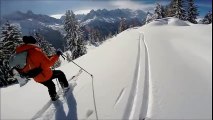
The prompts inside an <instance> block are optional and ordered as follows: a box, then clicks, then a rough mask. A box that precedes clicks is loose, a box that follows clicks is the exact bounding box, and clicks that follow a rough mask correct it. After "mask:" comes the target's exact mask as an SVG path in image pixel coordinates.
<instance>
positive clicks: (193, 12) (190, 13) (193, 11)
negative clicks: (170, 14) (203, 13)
mask: <svg viewBox="0 0 213 120" xmlns="http://www.w3.org/2000/svg"><path fill="white" fill-rule="evenodd" d="M187 1H188V6H187V20H188V21H189V22H191V23H194V24H197V21H196V19H197V16H198V15H199V13H198V8H197V6H196V5H195V0H187Z"/></svg>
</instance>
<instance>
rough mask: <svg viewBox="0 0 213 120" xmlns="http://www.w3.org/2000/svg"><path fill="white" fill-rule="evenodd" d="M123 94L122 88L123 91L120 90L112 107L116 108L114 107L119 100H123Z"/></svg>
mask: <svg viewBox="0 0 213 120" xmlns="http://www.w3.org/2000/svg"><path fill="white" fill-rule="evenodd" d="M124 93H125V88H123V89H122V90H121V92H120V94H119V96H118V97H117V99H116V102H115V104H114V107H116V105H117V104H118V103H119V102H120V100H121V99H122V98H123V95H124Z"/></svg>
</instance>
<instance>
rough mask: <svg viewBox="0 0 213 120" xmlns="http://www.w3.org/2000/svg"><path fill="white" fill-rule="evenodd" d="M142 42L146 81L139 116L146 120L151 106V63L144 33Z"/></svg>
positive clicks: (140, 119) (141, 119) (140, 118)
mask: <svg viewBox="0 0 213 120" xmlns="http://www.w3.org/2000/svg"><path fill="white" fill-rule="evenodd" d="M141 35H142V36H143V37H142V41H143V43H144V46H145V72H146V73H145V80H144V93H143V101H142V105H141V109H140V115H139V120H145V119H146V117H147V112H148V107H149V106H148V105H149V104H150V101H149V100H150V97H149V95H150V93H151V90H150V62H149V52H148V48H147V45H146V42H145V36H144V34H143V33H141Z"/></svg>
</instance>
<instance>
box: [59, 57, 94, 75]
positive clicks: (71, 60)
mask: <svg viewBox="0 0 213 120" xmlns="http://www.w3.org/2000/svg"><path fill="white" fill-rule="evenodd" d="M61 56H62V57H63V58H66V56H65V55H61ZM71 62H72V63H74V64H75V65H76V66H78V67H79V68H81V69H82V70H83V71H85V72H86V73H88V74H89V75H90V76H91V77H93V75H92V74H91V73H89V72H88V71H87V70H85V69H84V68H82V67H81V66H79V65H78V64H76V63H75V62H74V61H72V60H71Z"/></svg>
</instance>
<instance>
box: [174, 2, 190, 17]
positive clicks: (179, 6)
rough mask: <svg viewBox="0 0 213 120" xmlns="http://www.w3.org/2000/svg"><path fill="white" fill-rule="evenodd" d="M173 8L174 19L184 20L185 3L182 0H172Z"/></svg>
mask: <svg viewBox="0 0 213 120" xmlns="http://www.w3.org/2000/svg"><path fill="white" fill-rule="evenodd" d="M173 8H174V11H175V16H174V17H176V18H179V19H180V20H186V19H187V18H186V10H185V1H184V0H174V3H173Z"/></svg>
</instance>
